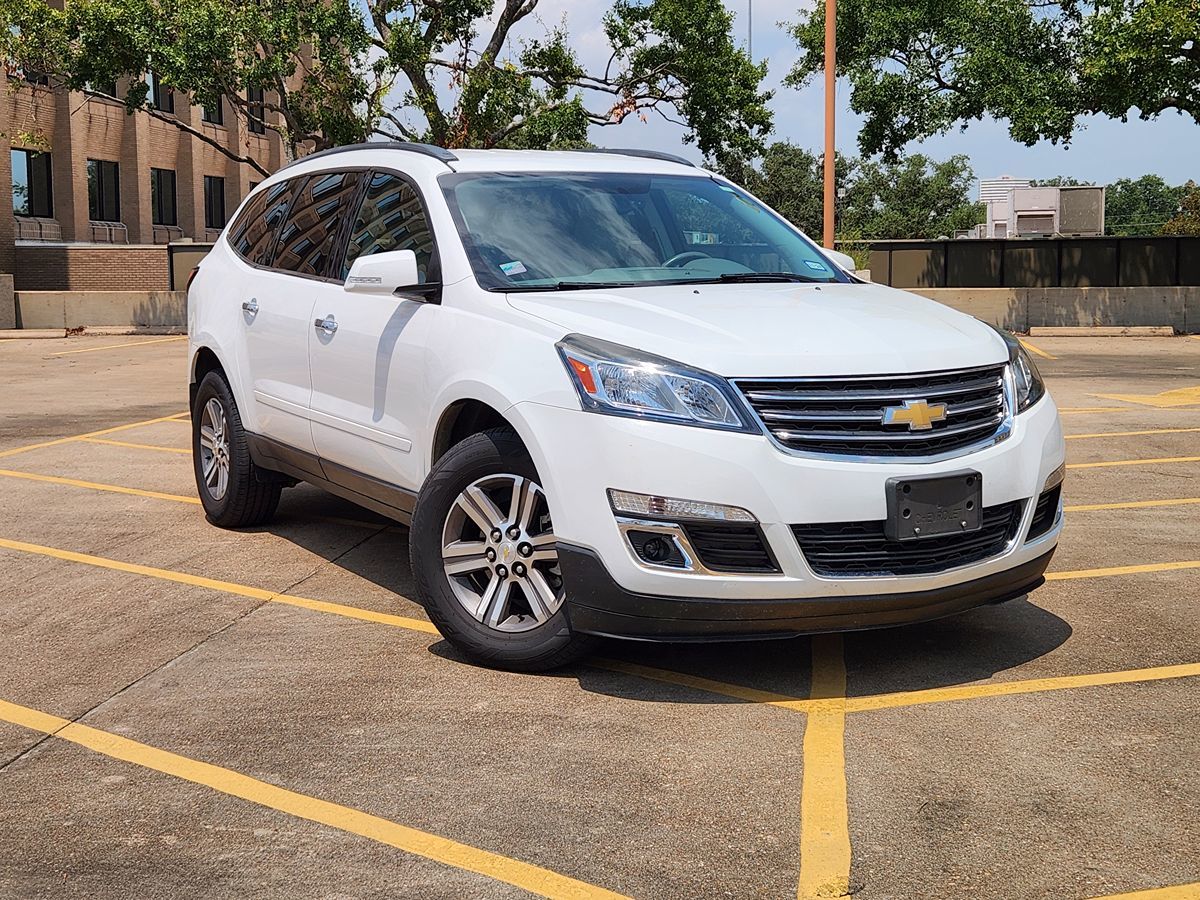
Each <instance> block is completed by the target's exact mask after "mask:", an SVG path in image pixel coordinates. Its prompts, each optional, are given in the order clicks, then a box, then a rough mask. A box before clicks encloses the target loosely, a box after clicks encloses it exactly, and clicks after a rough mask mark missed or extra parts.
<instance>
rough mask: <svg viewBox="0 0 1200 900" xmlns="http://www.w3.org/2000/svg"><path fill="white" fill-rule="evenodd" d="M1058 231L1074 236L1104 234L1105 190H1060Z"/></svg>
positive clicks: (1097, 188) (1083, 188)
mask: <svg viewBox="0 0 1200 900" xmlns="http://www.w3.org/2000/svg"><path fill="white" fill-rule="evenodd" d="M1058 231H1059V233H1060V234H1072V235H1076V234H1077V235H1099V234H1104V188H1102V187H1064V188H1059V192H1058Z"/></svg>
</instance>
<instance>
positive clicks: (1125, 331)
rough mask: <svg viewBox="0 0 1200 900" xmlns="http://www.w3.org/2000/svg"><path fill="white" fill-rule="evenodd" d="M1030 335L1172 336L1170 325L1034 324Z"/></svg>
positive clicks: (1172, 330) (1172, 329)
mask: <svg viewBox="0 0 1200 900" xmlns="http://www.w3.org/2000/svg"><path fill="white" fill-rule="evenodd" d="M1029 336H1030V337H1174V336H1175V329H1174V328H1172V327H1171V326H1170V325H1127V326H1113V325H1035V326H1033V327H1032V328H1030V329H1029Z"/></svg>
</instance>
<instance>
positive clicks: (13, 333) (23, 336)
mask: <svg viewBox="0 0 1200 900" xmlns="http://www.w3.org/2000/svg"><path fill="white" fill-rule="evenodd" d="M139 334H141V335H146V336H151V335H180V336H183V335H186V334H187V329H186V328H183V327H181V326H148V327H144V328H139V327H136V326H128V325H125V326H118V325H98V326H96V327H93V328H85V329H84V330H83V332H82V333H80V334H72V335H68V334H67V333H66V331H65V329H62V328H0V341H44V340H67V339H70V338H77V337H119V336H125V335H139Z"/></svg>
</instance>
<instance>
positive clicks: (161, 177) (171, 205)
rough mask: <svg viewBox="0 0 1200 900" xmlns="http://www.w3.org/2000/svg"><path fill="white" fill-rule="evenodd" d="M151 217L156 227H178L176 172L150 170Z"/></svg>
mask: <svg viewBox="0 0 1200 900" xmlns="http://www.w3.org/2000/svg"><path fill="white" fill-rule="evenodd" d="M150 215H151V222H153V223H154V224H155V225H178V224H179V220H178V215H177V214H176V212H175V171H174V170H173V169H151V170H150Z"/></svg>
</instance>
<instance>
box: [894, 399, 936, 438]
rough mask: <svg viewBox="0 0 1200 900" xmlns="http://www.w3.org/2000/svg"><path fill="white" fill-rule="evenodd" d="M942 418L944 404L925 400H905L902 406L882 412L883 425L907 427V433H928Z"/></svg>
mask: <svg viewBox="0 0 1200 900" xmlns="http://www.w3.org/2000/svg"><path fill="white" fill-rule="evenodd" d="M944 418H946V404H945V403H933V404H931V403H929V401H927V400H905V401H904V405H903V406H889V407H887V409H885V410H884V411H883V424H884V425H907V426H908V430H909V431H928V430H929V429H931V428H933V423H934V422H940V421H942V420H943V419H944Z"/></svg>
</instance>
